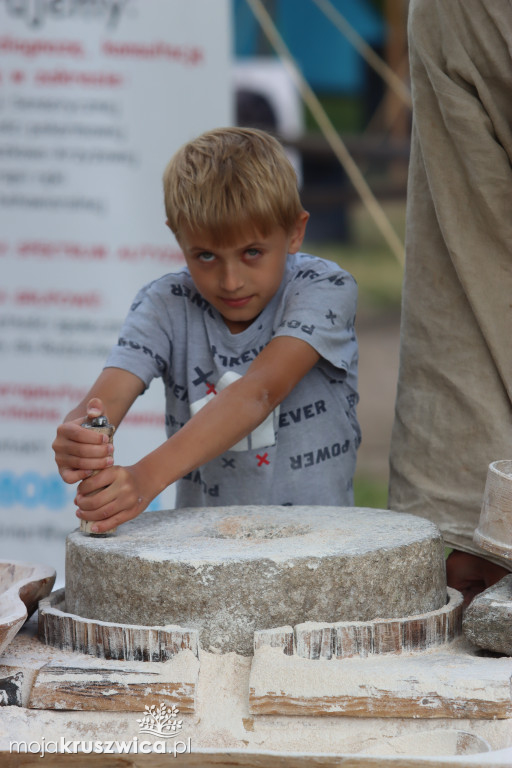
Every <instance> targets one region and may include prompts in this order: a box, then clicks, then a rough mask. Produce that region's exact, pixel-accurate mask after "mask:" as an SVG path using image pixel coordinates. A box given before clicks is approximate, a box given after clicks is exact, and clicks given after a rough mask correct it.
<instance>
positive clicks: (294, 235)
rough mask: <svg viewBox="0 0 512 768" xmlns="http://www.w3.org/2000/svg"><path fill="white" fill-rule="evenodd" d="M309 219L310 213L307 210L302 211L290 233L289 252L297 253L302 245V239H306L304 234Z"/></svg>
mask: <svg viewBox="0 0 512 768" xmlns="http://www.w3.org/2000/svg"><path fill="white" fill-rule="evenodd" d="M308 219H309V213H308V212H307V211H302V213H301V214H299V216H298V218H297V221H296V222H295V224H294V225H293V227H292V231H291V233H290V244H289V246H288V253H297V251H298V250H299V248H300V247H301V245H302V241H303V240H304V235H305V234H306V224H307V223H308Z"/></svg>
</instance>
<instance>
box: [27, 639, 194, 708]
mask: <svg viewBox="0 0 512 768" xmlns="http://www.w3.org/2000/svg"><path fill="white" fill-rule="evenodd" d="M198 674H199V661H198V660H197V658H196V657H195V656H194V655H193V654H192V653H191V652H190V651H186V652H183V653H180V654H178V655H177V656H176V657H175V658H174V659H173V660H172V661H167V662H165V663H163V664H151V663H144V662H138V663H137V662H131V663H127V662H119V661H118V662H105V661H104V662H103V663H101V664H99V663H98V662H96V664H95V663H94V662H93V660H92V659H88V658H86V659H85V660H84V659H82V660H80V659H77V661H76V662H73V661H72V660H71V661H68V662H67V664H66V662H61V661H57V662H52V663H50V664H47V665H46V666H44V667H42V669H40V670H39V671H38V673H37V676H36V679H35V681H34V684H33V686H32V690H31V693H30V698H29V701H28V708H29V709H56V710H61V709H69V710H85V711H94V712H95V711H112V712H124V711H128V712H140V711H141V710H144V707H145V706H149V707H150V706H151V705H155V706H156V707H158V706H159V705H160V704H165V705H166V706H167V707H171V706H172V705H174V706H176V707H177V708H178V709H179V711H180V712H193V711H194V709H195V694H196V688H197V678H198Z"/></svg>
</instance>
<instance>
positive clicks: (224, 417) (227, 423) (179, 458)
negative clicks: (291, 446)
mask: <svg viewBox="0 0 512 768" xmlns="http://www.w3.org/2000/svg"><path fill="white" fill-rule="evenodd" d="M318 358H319V355H318V353H317V352H316V351H315V350H314V349H313V348H312V347H311V346H310V345H309V344H307V343H306V342H304V341H300V340H298V339H293V338H287V337H285V338H278V339H274V340H273V341H271V342H270V344H268V346H267V347H266V348H265V349H264V350H263V351H262V352H260V354H259V355H258V357H257V358H256V360H255V361H254V362H253V363H252V365H251V366H250V368H249V370H248V371H247V372H246V373H245V375H244V376H243V377H242V378H241V379H238V380H237V381H235V382H233V383H232V384H230V385H229V386H228V387H226V389H223V390H222V391H221V392H219V393H218V394H217V395H215V397H214V398H213V400H211V401H210V402H209V403H208V404H207V405H205V406H204V408H202V409H201V410H200V411H199V412H198V413H196V414H195V416H193V417H192V418H191V419H190V421H188V422H187V423H186V424H185V426H183V427H182V428H181V429H180V430H179V432H177V433H176V434H175V435H173V436H172V437H170V438H169V439H168V440H167V442H166V443H164V444H163V445H161V446H160V447H159V448H157V449H156V450H155V451H153V452H152V453H150V454H149V455H148V456H146V457H145V458H144V459H142V460H141V461H140V462H138V464H137V465H135V467H134V470H135V471H136V473H137V476H138V477H140V479H141V484H142V486H143V487H144V488H147V489H148V491H149V492H150V494H151V497H152V498H154V497H155V496H157V495H158V493H160V492H161V491H162V490H164V489H165V488H167V486H168V485H171V483H174V482H175V481H176V480H179V479H180V478H182V477H184V476H185V475H187V474H188V473H189V472H191V471H192V470H194V469H197V467H200V466H202V465H203V464H206V463H207V462H208V461H211V460H212V459H214V458H215V457H217V456H219V455H220V454H221V453H224V451H227V450H229V448H232V447H233V445H235V444H236V443H238V442H239V441H240V440H241V439H242V438H244V437H246V436H247V435H248V434H250V433H251V432H252V431H253V430H254V429H256V427H258V426H259V425H260V424H261V423H262V422H263V421H264V420H265V419H266V418H267V416H268V415H269V414H270V413H271V412H272V411H273V410H274V408H276V406H277V405H279V403H281V402H282V400H284V398H285V397H286V396H287V395H288V394H289V393H290V391H291V390H292V389H293V388H294V387H295V385H296V384H297V382H298V381H300V380H301V379H302V377H303V376H305V374H306V373H307V372H308V371H309V370H310V369H311V368H312V367H313V366H314V365H315V363H316V362H317V361H318Z"/></svg>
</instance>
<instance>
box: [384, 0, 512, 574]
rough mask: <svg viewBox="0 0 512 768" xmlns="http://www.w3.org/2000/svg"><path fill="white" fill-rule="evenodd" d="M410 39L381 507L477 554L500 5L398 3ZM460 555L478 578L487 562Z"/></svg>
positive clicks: (501, 226) (493, 332)
mask: <svg viewBox="0 0 512 768" xmlns="http://www.w3.org/2000/svg"><path fill="white" fill-rule="evenodd" d="M409 41H410V63H411V81H412V93H413V105H414V126H413V136H412V147H411V162H410V173H409V186H408V201H407V206H408V207H407V234H406V268H405V280H404V291H403V305H402V329H401V348H400V372H399V382H398V392H397V401H396V413H395V424H394V428H393V435H392V443H391V454H390V495H389V506H390V508H391V509H395V510H398V511H403V512H410V513H412V514H416V515H420V516H422V517H427V518H429V519H430V520H433V521H434V522H436V523H437V524H438V525H439V527H440V528H441V531H442V533H443V535H444V536H445V540H446V543H447V545H449V546H451V547H453V548H455V549H457V550H462V551H463V552H467V553H472V554H473V555H480V556H485V553H484V552H483V550H480V549H479V548H478V547H477V546H476V545H475V544H474V543H473V532H474V530H475V528H476V527H477V526H478V520H479V515H480V507H481V501H482V496H483V491H484V487H485V479H486V474H487V467H488V465H489V463H490V462H492V461H495V460H497V459H501V458H509V457H510V456H512V405H511V402H512V355H510V320H511V315H510V312H511V299H510V297H511V296H512V269H511V264H512V256H511V245H510V244H511V243H512V217H511V216H510V200H511V199H512V61H511V54H510V51H511V50H512V6H511V5H510V3H509V2H505V1H504V0H496V2H493V3H487V2H485V0H411V4H410V23H409ZM489 558H490V559H491V560H493V561H495V562H500V558H498V557H493V556H492V555H489ZM471 562H472V564H473V565H474V566H478V568H479V569H480V570H481V571H482V578H481V579H480V582H481V583H485V578H486V576H485V573H486V569H487V566H486V565H485V563H486V562H487V561H486V560H484V559H483V558H482V557H480V559H477V560H472V561H471ZM506 565H507V563H505V562H503V567H504V568H506ZM467 567H468V561H467V560H466V558H465V557H462V556H459V555H458V556H456V557H454V558H452V559H451V561H450V564H449V577H450V579H451V580H452V583H455V582H456V581H457V580H458V583H461V584H462V583H464V578H465V577H466V576H467ZM509 567H510V568H512V565H510V566H509ZM478 568H477V570H478Z"/></svg>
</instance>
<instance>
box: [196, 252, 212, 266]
mask: <svg viewBox="0 0 512 768" xmlns="http://www.w3.org/2000/svg"><path fill="white" fill-rule="evenodd" d="M197 258H198V259H199V261H204V262H207V263H209V262H211V261H213V260H214V259H215V254H214V253H210V251H203V252H202V253H199V254H198V256H197Z"/></svg>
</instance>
